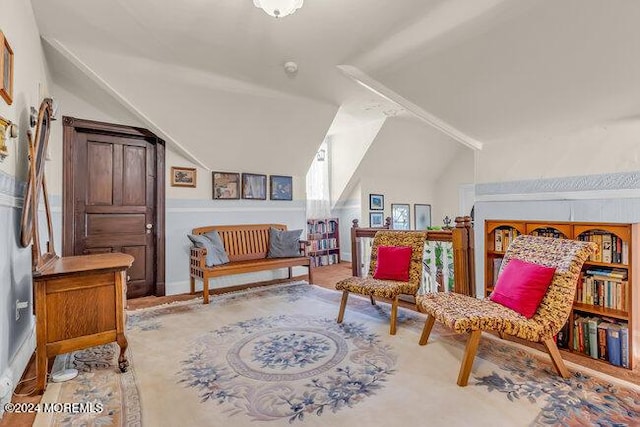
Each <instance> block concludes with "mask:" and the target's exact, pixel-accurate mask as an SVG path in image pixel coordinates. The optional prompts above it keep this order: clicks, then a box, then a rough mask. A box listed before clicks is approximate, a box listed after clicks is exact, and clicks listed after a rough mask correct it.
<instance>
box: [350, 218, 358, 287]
mask: <svg viewBox="0 0 640 427" xmlns="http://www.w3.org/2000/svg"><path fill="white" fill-rule="evenodd" d="M351 222H352V225H351V274H352V275H353V276H354V277H359V276H360V251H358V238H357V237H356V230H357V229H358V219H357V218H356V219H354V220H353V221H351Z"/></svg>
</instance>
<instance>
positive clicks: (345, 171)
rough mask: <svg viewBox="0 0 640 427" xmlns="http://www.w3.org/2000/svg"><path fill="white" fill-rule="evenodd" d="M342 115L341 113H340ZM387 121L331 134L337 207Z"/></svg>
mask: <svg viewBox="0 0 640 427" xmlns="http://www.w3.org/2000/svg"><path fill="white" fill-rule="evenodd" d="M338 114H341V111H340V110H339V111H338ZM384 121H385V119H384V118H383V119H380V120H375V121H370V122H367V123H362V124H360V125H358V126H354V127H351V128H348V129H343V130H342V131H341V132H337V133H333V134H331V136H330V138H329V141H330V148H329V153H330V154H331V163H330V164H331V171H330V172H329V173H330V176H331V204H332V206H335V205H336V203H338V202H339V201H340V200H341V199H342V198H343V196H349V194H343V193H344V192H345V189H347V187H348V185H349V182H350V181H351V177H352V175H353V172H354V171H355V170H356V168H357V167H358V164H360V161H361V160H362V158H363V157H364V156H365V155H366V152H367V149H368V148H369V146H370V145H371V143H372V142H373V141H374V139H375V137H376V135H377V134H378V132H379V131H380V129H381V128H382V125H383V124H384Z"/></svg>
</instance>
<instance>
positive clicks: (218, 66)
mask: <svg viewBox="0 0 640 427" xmlns="http://www.w3.org/2000/svg"><path fill="white" fill-rule="evenodd" d="M32 4H33V7H34V11H35V13H36V17H37V20H38V25H39V27H40V30H41V34H42V35H43V37H45V38H47V39H48V40H57V42H59V43H60V45H62V46H64V47H65V48H66V49H68V50H69V51H70V52H73V54H74V55H75V56H76V57H77V58H79V60H81V61H82V62H83V63H85V64H86V65H87V66H88V67H89V68H90V69H91V70H93V71H94V72H95V73H96V74H97V75H99V76H100V77H101V78H102V79H104V80H105V81H106V82H108V83H109V84H110V85H111V87H113V88H114V89H115V90H117V91H118V92H119V93H121V94H123V96H124V97H126V98H127V100H128V101H129V102H130V103H131V104H132V105H134V106H135V107H136V108H137V109H138V110H140V111H141V112H142V113H144V114H145V115H146V116H148V117H150V118H151V119H153V120H154V121H155V122H156V123H162V127H163V129H166V130H167V131H168V133H170V134H171V135H172V136H173V137H174V138H175V140H176V143H177V144H179V145H182V146H183V147H184V148H185V149H187V150H188V151H190V152H192V153H193V154H194V155H195V156H197V157H198V158H201V159H205V160H203V161H204V162H205V163H206V164H207V166H208V167H211V168H216V167H217V164H216V162H220V163H222V164H231V166H229V167H234V166H235V165H236V164H237V163H239V162H242V161H243V158H242V157H243V154H242V153H243V152H244V151H242V150H239V151H235V152H233V147H229V141H235V142H237V143H238V144H240V145H242V144H245V143H246V144H256V141H259V143H258V149H257V151H256V153H255V154H256V155H266V154H267V151H268V150H267V148H268V147H272V148H273V147H275V148H277V149H279V150H284V151H285V152H286V151H287V150H291V149H294V148H295V149H296V150H302V152H303V153H304V154H305V155H307V154H308V157H309V162H310V159H311V157H312V155H313V153H314V152H315V149H316V148H317V146H318V145H319V144H320V143H321V142H322V139H323V138H324V136H325V135H326V133H327V132H329V128H330V127H331V123H332V122H333V120H334V115H335V113H336V111H337V110H338V107H339V106H343V107H345V106H346V107H345V108H344V109H345V111H349V112H350V117H347V120H345V119H344V118H341V119H337V120H336V122H335V123H336V124H335V125H336V126H342V127H344V126H348V121H349V120H351V119H353V120H373V119H375V116H376V115H377V116H379V115H380V113H381V112H382V113H384V111H388V110H389V108H396V107H397V106H393V105H392V104H388V101H386V100H384V99H382V98H380V97H378V96H377V95H375V94H373V93H371V92H369V91H367V90H366V89H365V88H363V87H361V86H359V85H358V84H356V83H355V82H353V81H352V80H350V79H348V78H347V77H345V76H344V75H343V74H342V73H340V72H339V70H338V69H337V66H338V65H352V66H355V67H358V68H359V69H361V70H362V71H364V72H365V73H367V74H368V75H370V76H371V77H372V78H374V79H376V80H377V81H378V82H380V83H381V84H382V85H384V86H386V87H387V88H389V89H390V90H392V91H395V92H396V93H398V94H399V95H401V96H402V97H404V98H406V99H407V100H409V101H411V102H413V103H415V104H417V105H418V106H419V107H421V108H422V109H424V110H426V111H427V112H429V113H431V114H433V115H435V116H437V117H438V118H440V119H442V120H444V121H445V122H447V123H449V124H451V125H452V126H453V127H455V128H457V129H458V130H460V131H461V132H464V133H465V134H467V135H470V136H471V137H473V138H475V139H477V140H479V141H481V142H482V143H486V144H490V143H492V142H494V141H501V140H507V139H509V138H512V137H514V135H518V134H519V133H522V132H527V130H530V129H532V128H536V129H540V128H544V129H549V130H550V131H551V130H552V129H558V128H561V127H575V126H577V125H580V124H582V123H585V124H592V123H594V122H597V121H601V120H615V119H616V118H621V117H633V116H637V115H638V114H639V113H640V55H639V54H638V52H640V24H638V23H639V22H640V1H637V0H615V1H605V0H554V1H549V0H348V1H347V0H306V1H305V4H304V6H303V7H302V8H301V9H300V10H298V11H297V12H296V13H295V14H293V15H291V16H288V17H285V18H281V19H277V20H276V19H274V18H272V17H270V16H268V15H266V14H265V13H264V12H263V11H261V10H259V9H257V8H255V7H254V6H253V1H252V0H180V1H175V0H171V1H169V0H111V1H104V0H83V1H77V0H32ZM286 61H295V62H297V63H298V65H299V71H298V73H297V75H295V76H294V77H291V76H288V75H286V74H285V73H284V71H283V68H282V66H283V64H284V63H285V62H286ZM55 73H56V70H54V80H55ZM163 101H164V102H163ZM372 105H378V107H372ZM194 110H195V111H197V113H198V117H204V118H205V124H206V125H207V126H206V128H204V129H203V128H202V126H197V125H196V126H194V121H193V117H194ZM425 126H426V125H425ZM262 146H266V147H267V148H260V147H262ZM223 147H224V148H225V149H228V150H230V151H229V152H228V154H227V153H226V151H223V150H221V148H223ZM244 160H246V156H245V159H244ZM225 162H226V163H225ZM259 165H260V163H259V162H258V161H256V163H255V166H256V167H258V166H259ZM272 167H273V168H274V169H278V168H293V170H292V171H291V172H289V173H295V174H298V175H304V172H305V171H306V167H308V162H306V161H302V162H301V163H300V164H297V165H296V164H293V165H292V164H291V159H287V161H282V162H280V163H279V162H278V161H276V162H275V164H273V165H272ZM274 172H275V171H274ZM280 172H281V173H286V171H284V170H282V169H280Z"/></svg>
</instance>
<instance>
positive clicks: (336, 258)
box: [307, 218, 340, 267]
mask: <svg viewBox="0 0 640 427" xmlns="http://www.w3.org/2000/svg"><path fill="white" fill-rule="evenodd" d="M307 240H308V241H309V243H310V246H309V256H310V257H311V261H312V262H313V265H314V266H315V267H320V266H323V265H331V264H337V263H339V262H340V227H339V222H338V218H321V219H310V220H308V221H307Z"/></svg>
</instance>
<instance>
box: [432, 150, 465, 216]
mask: <svg viewBox="0 0 640 427" xmlns="http://www.w3.org/2000/svg"><path fill="white" fill-rule="evenodd" d="M474 153H475V151H474V150H472V149H470V148H467V147H463V146H460V147H459V148H458V151H457V153H456V154H455V155H454V157H453V159H452V160H451V162H450V163H449V164H448V165H447V167H445V169H444V171H443V172H442V174H441V175H440V176H439V177H438V179H437V180H436V182H435V201H434V203H433V206H432V207H431V225H440V226H441V225H444V223H443V219H444V217H445V216H448V217H449V218H451V220H452V221H453V220H454V219H455V217H456V216H460V215H469V211H467V212H462V211H460V186H461V185H465V184H473V183H474V182H475V164H474V163H475V160H474V156H475V154H474ZM452 224H453V222H452Z"/></svg>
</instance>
